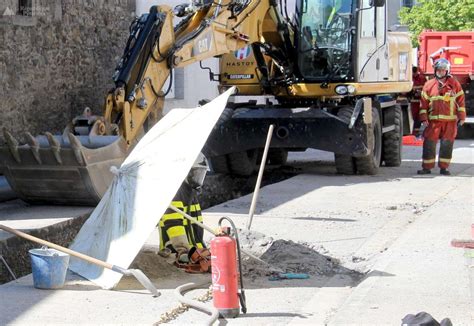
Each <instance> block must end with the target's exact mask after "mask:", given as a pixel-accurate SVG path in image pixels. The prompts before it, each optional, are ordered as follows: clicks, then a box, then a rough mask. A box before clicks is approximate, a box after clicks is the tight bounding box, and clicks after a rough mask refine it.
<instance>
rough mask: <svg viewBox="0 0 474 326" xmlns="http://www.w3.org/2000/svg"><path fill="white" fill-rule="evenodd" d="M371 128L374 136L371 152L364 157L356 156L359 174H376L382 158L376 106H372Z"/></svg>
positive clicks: (378, 116) (380, 128) (380, 133)
mask: <svg viewBox="0 0 474 326" xmlns="http://www.w3.org/2000/svg"><path fill="white" fill-rule="evenodd" d="M372 129H373V133H374V134H373V136H374V146H373V148H372V153H371V154H369V155H367V156H364V157H356V158H355V163H356V168H357V172H358V173H359V174H369V175H374V174H377V171H378V168H379V166H380V162H381V159H382V126H381V123H380V114H379V111H378V110H377V109H376V108H372Z"/></svg>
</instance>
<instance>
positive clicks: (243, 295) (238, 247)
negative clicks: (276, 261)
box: [218, 216, 247, 314]
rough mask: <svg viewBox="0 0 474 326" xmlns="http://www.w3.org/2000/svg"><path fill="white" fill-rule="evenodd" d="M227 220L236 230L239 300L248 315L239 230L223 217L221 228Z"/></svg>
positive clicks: (243, 311) (228, 219)
mask: <svg viewBox="0 0 474 326" xmlns="http://www.w3.org/2000/svg"><path fill="white" fill-rule="evenodd" d="M223 220H226V221H227V222H229V223H230V225H231V226H232V229H233V230H234V236H235V241H236V242H237V258H238V262H239V279H240V293H239V299H240V305H241V306H242V313H244V314H246V313H247V304H246V300H245V292H244V279H243V276H242V263H241V262H242V259H241V255H240V242H239V235H238V233H237V228H236V227H235V224H234V222H233V221H232V220H231V219H230V218H228V217H225V216H224V217H221V218H220V220H219V223H218V225H219V228H220V227H221V224H222V221H223Z"/></svg>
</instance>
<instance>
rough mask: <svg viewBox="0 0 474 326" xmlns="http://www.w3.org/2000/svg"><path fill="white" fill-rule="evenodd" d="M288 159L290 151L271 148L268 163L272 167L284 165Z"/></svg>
mask: <svg viewBox="0 0 474 326" xmlns="http://www.w3.org/2000/svg"><path fill="white" fill-rule="evenodd" d="M287 159H288V151H287V150H286V149H283V148H270V150H269V151H268V157H267V163H268V164H271V165H283V164H285V163H286V161H287Z"/></svg>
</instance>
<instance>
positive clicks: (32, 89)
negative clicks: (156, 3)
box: [0, 0, 135, 138]
mask: <svg viewBox="0 0 474 326" xmlns="http://www.w3.org/2000/svg"><path fill="white" fill-rule="evenodd" d="M18 7H19V1H18V0H6V1H2V2H1V4H0V85H1V87H0V128H3V127H5V128H7V129H8V130H10V131H12V133H13V134H14V135H17V136H19V135H21V134H22V133H23V132H25V131H30V132H31V133H32V134H38V133H41V132H44V131H54V132H61V131H62V129H63V128H64V126H65V125H66V124H67V123H68V122H69V121H70V120H71V119H72V118H73V117H75V116H76V115H78V114H80V113H81V112H82V111H83V109H84V107H86V106H89V107H90V108H92V110H93V111H94V112H95V113H101V112H102V105H103V101H104V97H105V95H106V92H107V90H108V89H110V88H111V87H112V86H113V82H112V74H113V70H114V68H115V65H116V63H117V61H118V59H119V58H120V56H121V54H122V51H123V47H124V45H125V42H126V40H127V38H128V27H129V25H130V22H131V21H132V20H133V18H134V10H135V0H32V11H31V16H22V15H20V10H19V8H18ZM7 9H8V10H7ZM0 138H3V135H0Z"/></svg>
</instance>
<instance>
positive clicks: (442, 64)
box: [433, 58, 451, 78]
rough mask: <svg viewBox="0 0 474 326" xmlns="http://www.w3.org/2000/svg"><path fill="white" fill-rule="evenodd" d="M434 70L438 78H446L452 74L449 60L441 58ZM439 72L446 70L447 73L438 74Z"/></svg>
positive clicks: (435, 64)
mask: <svg viewBox="0 0 474 326" xmlns="http://www.w3.org/2000/svg"><path fill="white" fill-rule="evenodd" d="M433 68H434V74H435V77H436V78H444V77H446V76H448V75H449V73H450V72H451V64H450V63H449V61H448V60H447V59H444V58H441V59H438V60H436V62H435V63H434V65H433ZM438 70H445V71H446V72H445V73H444V74H438Z"/></svg>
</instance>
